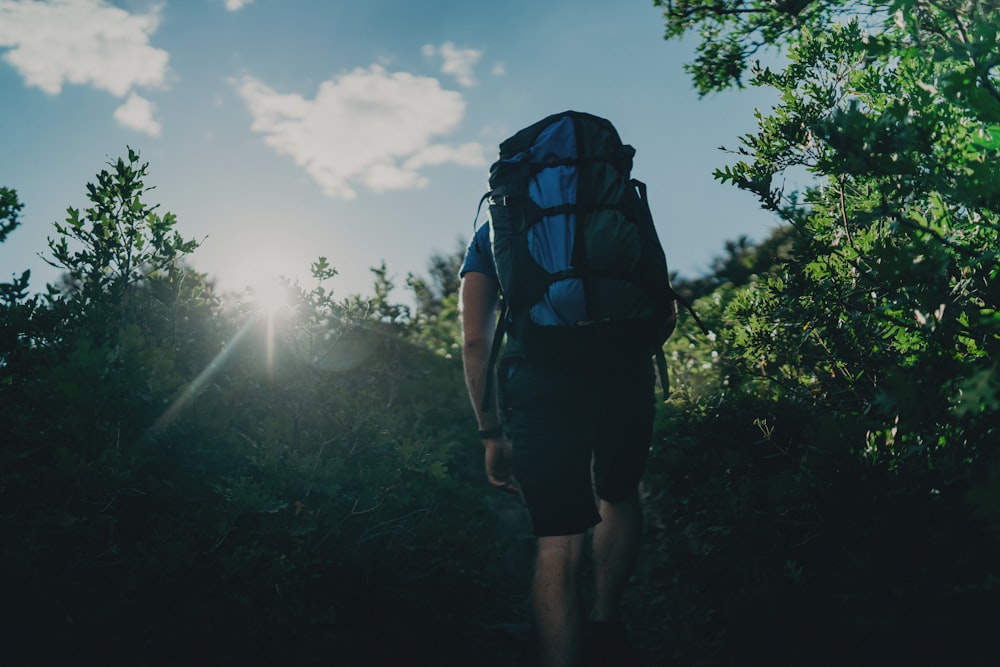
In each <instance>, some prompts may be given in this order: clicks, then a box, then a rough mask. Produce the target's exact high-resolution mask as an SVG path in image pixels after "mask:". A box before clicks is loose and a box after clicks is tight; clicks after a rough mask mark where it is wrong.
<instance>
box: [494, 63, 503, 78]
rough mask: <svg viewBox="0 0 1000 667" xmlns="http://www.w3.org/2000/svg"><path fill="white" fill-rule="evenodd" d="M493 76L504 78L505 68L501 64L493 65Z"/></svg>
mask: <svg viewBox="0 0 1000 667" xmlns="http://www.w3.org/2000/svg"><path fill="white" fill-rule="evenodd" d="M492 71H493V76H506V74H507V66H506V65H504V64H503V63H496V64H494V65H493V70H492Z"/></svg>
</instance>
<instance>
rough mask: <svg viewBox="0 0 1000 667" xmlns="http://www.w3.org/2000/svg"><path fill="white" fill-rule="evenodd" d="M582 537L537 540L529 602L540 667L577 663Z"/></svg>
mask: <svg viewBox="0 0 1000 667" xmlns="http://www.w3.org/2000/svg"><path fill="white" fill-rule="evenodd" d="M584 544H585V534H579V535H565V536H563V535H560V536H555V537H540V538H538V556H537V560H536V563H535V580H534V584H533V587H532V602H533V606H534V611H535V626H536V628H537V632H538V644H539V650H540V656H541V660H542V665H543V667H575V666H576V665H578V664H579V661H580V637H581V624H582V619H581V611H580V581H579V579H580V566H581V562H582V560H583V553H584Z"/></svg>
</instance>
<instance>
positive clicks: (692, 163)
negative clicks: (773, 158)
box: [0, 0, 777, 300]
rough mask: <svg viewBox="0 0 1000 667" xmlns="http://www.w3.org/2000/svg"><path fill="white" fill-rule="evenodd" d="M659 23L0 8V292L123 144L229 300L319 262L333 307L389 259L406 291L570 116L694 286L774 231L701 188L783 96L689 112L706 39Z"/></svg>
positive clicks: (407, 12) (34, 3) (30, 4)
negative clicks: (6, 209)
mask: <svg viewBox="0 0 1000 667" xmlns="http://www.w3.org/2000/svg"><path fill="white" fill-rule="evenodd" d="M663 32H664V23H663V19H662V16H661V14H660V11H659V10H658V9H657V8H655V7H654V6H653V4H652V0H614V1H609V0H546V1H545V2H539V1H538V0H507V1H506V2H502V3H501V2H495V1H494V2H486V1H484V0H425V1H423V2H414V1H413V0H280V1H279V0H159V1H155V2H154V1H149V0H120V1H115V2H111V1H107V0H0V186H6V187H9V188H13V189H15V190H16V191H17V193H18V197H19V199H20V201H21V202H22V203H23V204H24V209H23V210H22V212H21V221H22V225H21V227H19V228H18V229H17V230H16V231H14V232H13V233H12V234H11V235H10V236H9V237H8V239H7V241H6V242H5V243H4V244H2V245H0V281H6V280H8V279H9V277H10V276H19V275H20V274H21V272H22V271H23V270H25V269H30V270H31V271H32V281H31V287H32V289H33V290H36V291H42V290H43V289H44V284H45V283H47V282H54V281H56V280H57V279H58V271H56V270H55V269H52V268H51V267H48V266H47V265H46V264H45V262H44V261H43V259H42V257H40V255H42V256H48V246H47V242H46V239H47V238H49V237H53V236H54V235H55V228H54V226H53V223H55V222H62V221H64V220H65V219H66V209H67V207H74V208H80V209H82V208H85V207H86V206H87V205H88V202H87V199H86V184H87V183H89V182H93V181H95V175H96V174H97V172H99V171H100V170H101V169H103V168H105V167H106V166H107V164H108V163H109V162H112V161H114V160H117V158H118V157H119V156H125V155H127V151H128V147H131V148H133V149H135V150H137V151H138V152H139V153H140V155H141V157H142V160H143V161H144V162H148V163H149V177H148V179H147V183H148V184H150V185H153V186H155V189H154V190H153V191H152V192H150V193H149V194H148V195H147V197H146V201H147V203H158V204H159V205H160V209H159V213H161V214H162V213H165V212H172V213H174V214H175V215H176V216H177V227H176V229H177V230H178V231H179V232H180V233H181V234H182V235H183V236H184V237H185V238H194V239H197V240H199V241H201V247H200V248H199V249H198V250H197V251H195V253H194V254H193V255H192V256H191V257H190V258H189V261H190V263H191V265H192V266H193V267H194V268H195V269H197V270H199V271H202V272H204V273H207V274H208V275H209V276H210V277H212V278H213V279H214V280H215V281H216V282H217V285H218V287H219V288H220V289H221V290H222V291H224V292H239V291H241V290H242V289H243V288H244V287H246V286H258V285H261V283H262V281H265V280H271V279H273V277H275V276H279V275H281V276H285V277H287V278H289V279H292V280H298V281H300V282H301V283H302V284H304V285H309V284H311V279H310V277H309V265H310V264H311V263H312V262H313V261H315V260H316V259H317V258H318V257H320V256H323V257H326V258H327V259H328V260H329V262H330V264H331V265H333V266H334V267H336V268H337V270H338V271H339V273H340V275H339V276H338V277H337V278H336V279H335V281H334V282H333V284H332V285H331V286H332V287H333V289H334V291H335V293H338V294H339V295H340V296H347V295H349V294H370V293H371V289H370V287H371V284H372V275H371V272H370V268H371V267H374V266H378V265H380V264H381V263H382V262H384V263H385V265H386V267H387V269H388V272H389V275H390V276H391V277H393V278H394V280H395V282H396V284H397V285H398V286H399V292H398V293H397V295H396V296H397V297H398V298H399V299H400V300H403V297H404V294H403V293H404V292H405V289H404V288H403V286H404V285H405V280H406V276H407V274H409V273H414V274H417V275H426V273H427V266H428V261H429V259H430V257H431V256H432V255H433V254H434V253H438V252H446V253H450V252H452V251H453V250H455V249H456V248H457V247H458V246H459V244H460V243H463V242H464V241H466V240H467V239H468V238H469V237H470V236H471V234H472V231H473V228H474V225H475V222H476V217H475V216H476V206H477V204H478V202H479V199H480V197H481V196H482V194H483V193H484V192H485V190H486V187H487V176H488V173H489V165H490V164H491V163H492V162H493V161H494V160H495V159H496V157H497V146H498V144H499V143H500V142H501V141H502V140H504V139H505V138H507V137H508V136H510V135H511V134H513V133H515V132H516V131H517V130H519V129H520V128H522V127H524V126H527V125H530V124H531V123H533V122H534V121H536V120H538V119H540V118H543V117H545V116H547V115H549V114H552V113H556V112H559V111H564V110H567V109H573V110H576V111H586V112H589V113H592V114H595V115H598V116H602V117H605V118H608V119H609V120H611V121H612V122H613V123H614V124H615V126H616V127H617V128H618V131H619V133H620V134H621V136H622V139H623V140H624V141H625V142H626V143H629V144H631V145H633V146H634V147H635V148H636V151H637V154H636V159H635V167H634V170H633V175H634V176H635V177H637V178H639V179H641V180H643V181H645V182H646V183H647V184H648V187H649V198H650V203H651V207H652V210H653V215H654V218H655V219H656V223H657V229H658V231H659V234H660V238H661V241H662V242H663V244H664V247H665V250H666V254H667V259H668V262H669V264H670V268H671V270H673V271H676V272H678V273H679V274H680V275H681V276H684V277H690V278H694V277H698V276H700V275H702V274H704V273H705V272H706V271H707V270H708V269H709V267H710V265H711V261H712V259H713V258H714V257H716V256H718V255H720V254H722V252H723V248H724V243H725V241H726V240H729V239H735V238H738V237H740V236H743V235H746V236H748V237H750V238H751V239H753V240H757V241H760V240H763V239H764V238H765V237H766V236H767V235H768V233H769V232H770V230H771V229H772V228H773V227H774V226H775V225H776V224H777V223H776V220H775V219H774V218H773V217H772V216H771V215H769V214H767V213H766V212H765V211H762V210H761V209H760V208H759V206H758V204H757V202H756V200H755V198H754V197H753V196H752V195H750V194H747V193H744V192H741V191H739V190H737V189H736V188H734V187H732V186H729V185H724V184H721V183H719V182H717V181H715V180H714V179H713V177H712V172H713V170H714V169H716V168H719V167H721V166H723V165H726V164H732V163H733V162H735V157H734V156H733V155H732V154H729V153H727V152H724V151H722V150H720V147H722V146H724V147H726V148H729V149H733V148H736V147H737V146H738V145H739V137H740V136H742V135H744V134H747V133H748V132H751V131H753V130H754V128H755V121H754V109H756V108H760V109H762V110H766V108H768V107H769V105H770V102H769V100H768V99H767V97H766V93H764V92H763V91H758V90H753V89H746V90H741V91H733V92H726V93H721V94H715V95H711V96H708V97H706V98H702V99H700V98H699V97H698V96H697V94H696V93H695V91H694V89H693V87H692V85H691V83H690V79H689V77H688V75H687V74H686V73H685V72H684V70H683V64H684V63H685V62H688V61H690V60H691V58H692V54H693V49H694V45H695V43H694V41H693V38H692V39H687V40H685V41H683V42H667V41H665V40H664V39H663ZM480 220H482V218H480Z"/></svg>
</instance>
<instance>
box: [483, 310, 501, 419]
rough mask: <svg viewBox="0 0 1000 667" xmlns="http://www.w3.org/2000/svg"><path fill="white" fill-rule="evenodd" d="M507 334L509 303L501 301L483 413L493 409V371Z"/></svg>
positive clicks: (487, 374)
mask: <svg viewBox="0 0 1000 667" xmlns="http://www.w3.org/2000/svg"><path fill="white" fill-rule="evenodd" d="M506 332H507V301H506V300H503V301H501V306H500V315H499V317H497V328H496V331H495V332H494V334H493V345H492V347H490V360H489V361H488V362H487V364H486V388H485V389H484V390H483V404H482V406H481V407H482V410H483V412H489V411H490V409H491V408H492V407H493V405H492V403H493V387H494V385H495V384H496V380H495V379H494V377H493V370H494V369H495V368H496V365H497V359H498V358H499V357H500V346H501V345H503V337H504V334H505V333H506Z"/></svg>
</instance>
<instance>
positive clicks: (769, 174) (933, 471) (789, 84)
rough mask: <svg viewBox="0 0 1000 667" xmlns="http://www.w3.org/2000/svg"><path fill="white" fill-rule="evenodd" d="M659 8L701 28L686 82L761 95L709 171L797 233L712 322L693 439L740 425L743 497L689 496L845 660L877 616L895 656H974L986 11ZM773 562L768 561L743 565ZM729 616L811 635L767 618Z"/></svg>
mask: <svg viewBox="0 0 1000 667" xmlns="http://www.w3.org/2000/svg"><path fill="white" fill-rule="evenodd" d="M656 4H657V5H658V6H660V7H662V8H663V9H664V16H665V19H666V22H667V36H668V37H679V36H681V35H683V34H685V33H688V32H690V31H695V32H697V33H698V34H699V36H700V42H699V45H698V47H697V53H696V57H695V60H694V62H693V63H692V64H690V65H689V66H688V68H689V71H690V72H691V74H692V76H693V79H694V82H695V85H696V88H697V89H698V90H699V92H701V93H702V94H705V93H708V92H711V91H714V90H721V89H723V88H726V87H731V86H741V85H744V84H747V83H749V85H753V86H765V87H770V88H772V89H774V90H775V91H776V92H777V94H778V102H777V103H776V105H775V106H774V107H773V108H772V109H771V110H769V111H768V112H766V113H764V112H758V113H757V121H758V128H757V131H756V132H755V133H752V134H748V135H747V136H745V137H742V138H741V140H740V145H739V147H738V148H736V149H735V150H734V151H733V152H734V153H735V155H736V156H737V160H738V161H737V162H736V163H735V164H732V165H729V166H726V167H723V168H721V169H719V170H718V171H717V173H716V177H717V178H718V179H720V180H721V181H723V182H728V183H732V184H734V185H736V186H737V187H739V188H741V189H743V190H746V191H747V192H749V193H752V194H753V195H754V196H755V197H756V198H757V199H758V200H759V201H760V203H761V204H762V205H763V206H764V207H765V208H767V209H769V210H771V211H773V212H774V213H775V215H776V216H777V217H778V218H779V219H780V220H781V221H782V222H784V223H786V224H788V225H789V226H791V228H793V229H794V230H795V233H794V234H793V236H792V244H791V247H790V248H788V249H787V252H783V253H782V257H783V261H781V262H780V263H779V265H778V266H777V267H776V269H774V270H772V271H770V272H769V273H768V274H767V275H762V276H759V279H758V280H756V281H754V282H750V283H748V284H747V286H746V287H744V288H738V289H736V290H730V291H728V292H725V293H724V294H723V295H722V296H721V299H720V307H721V308H722V310H721V313H719V315H718V317H717V318H715V323H716V325H717V326H718V328H719V330H718V338H719V344H718V349H719V352H720V354H721V355H722V356H724V357H726V358H727V359H726V361H725V362H724V368H723V370H724V372H720V373H719V374H718V375H717V377H719V379H720V385H719V390H718V392H717V394H716V396H715V397H714V398H715V399H716V401H717V402H714V403H713V402H712V401H710V400H709V399H708V398H703V399H702V405H703V406H704V407H705V409H704V412H702V413H699V414H703V415H704V416H705V421H704V422H699V423H697V424H696V426H695V427H694V428H695V431H694V433H695V434H698V433H701V432H702V431H703V429H707V428H709V427H710V426H711V425H712V424H715V425H716V427H718V425H719V424H725V425H726V430H727V434H731V433H739V432H741V431H740V429H748V430H749V432H746V431H744V435H743V436H742V437H743V438H745V440H743V441H740V440H737V441H736V442H734V443H713V447H714V449H711V452H712V454H711V457H712V460H713V461H715V462H718V461H720V460H723V461H725V466H726V470H727V475H728V474H729V472H730V471H732V470H741V469H742V470H743V474H742V475H741V476H740V477H741V478H742V479H743V480H746V481H745V482H743V484H744V486H738V487H737V488H740V489H742V490H743V493H742V494H741V495H739V496H738V498H739V499H740V500H739V502H737V501H734V500H729V499H727V498H725V497H724V496H723V495H722V489H721V488H720V489H718V493H719V495H717V496H714V497H711V498H709V497H708V496H707V495H703V496H702V497H701V498H698V499H697V500H698V501H700V502H697V503H696V501H695V500H693V499H690V498H688V499H686V500H685V501H684V502H689V501H690V503H692V504H697V505H698V506H699V507H702V508H705V507H709V506H711V507H713V509H712V510H711V513H712V516H713V518H714V520H715V521H717V522H718V523H717V525H715V526H713V529H715V530H716V531H717V532H722V533H723V534H727V535H729V539H730V540H733V539H740V538H738V537H737V536H739V535H741V533H740V526H741V525H756V526H757V530H758V532H759V533H761V534H767V535H768V538H767V544H766V545H765V544H760V545H757V544H753V543H752V542H749V541H747V542H745V543H743V544H744V546H745V548H744V549H743V551H742V552H741V559H742V561H746V560H748V559H749V560H750V561H751V562H753V563H755V566H754V567H755V569H754V570H753V573H752V574H750V573H749V572H748V571H746V570H742V569H739V570H737V571H743V572H748V575H747V576H749V577H751V579H750V581H752V582H753V587H757V586H759V587H760V589H761V590H768V591H770V592H771V595H779V593H778V591H783V592H782V593H780V595H785V596H787V597H785V598H783V599H784V600H785V602H786V603H787V604H788V605H792V606H796V608H798V609H800V610H801V609H802V607H803V605H804V606H806V607H807V608H809V609H815V610H816V611H817V612H818V613H822V614H824V615H823V616H821V618H823V623H827V624H829V632H832V633H838V632H839V633H843V634H846V635H850V636H852V637H853V638H854V640H853V644H852V646H853V647H855V648H861V647H867V648H868V649H871V648H872V647H876V646H877V647H879V648H886V645H885V644H883V643H882V642H881V640H879V639H878V638H877V637H876V636H875V635H873V634H871V633H870V631H869V630H867V629H866V628H867V627H870V626H871V625H872V624H883V629H885V628H889V627H892V628H896V629H897V630H898V632H900V633H905V634H900V635H898V636H900V637H903V636H905V637H906V642H905V643H906V647H905V649H906V651H907V652H908V653H907V654H909V655H914V656H918V655H921V650H929V647H930V646H931V644H929V642H933V641H935V640H937V639H940V640H941V641H942V643H947V644H948V645H949V647H950V649H949V651H951V652H950V653H949V652H947V651H946V652H945V653H943V654H941V655H943V656H946V657H947V658H949V659H954V660H956V661H959V662H961V661H962V660H963V658H961V657H959V656H962V655H963V654H964V655H966V656H973V658H972V659H971V660H970V661H969V663H968V664H979V662H977V661H978V660H982V659H983V656H984V655H986V653H985V650H984V648H985V647H986V646H987V644H988V642H987V639H986V635H987V634H988V633H987V631H985V630H984V629H983V628H984V621H983V620H982V619H983V617H982V616H981V615H980V614H979V613H978V611H979V608H980V607H979V605H981V604H995V603H996V599H995V598H996V595H995V593H992V592H991V591H992V590H993V589H992V584H991V581H992V580H991V574H990V573H991V571H992V569H991V568H992V567H993V566H992V565H991V561H992V560H994V559H995V558H996V556H997V548H996V544H997V543H998V541H997V535H998V532H1000V504H998V503H996V502H995V500H993V499H995V498H997V497H1000V495H998V494H1000V484H998V481H1000V470H998V467H997V462H998V455H997V452H996V449H995V446H994V445H993V443H995V442H996V440H997V436H998V429H1000V413H998V408H1000V393H998V392H1000V382H998V381H997V379H996V378H997V375H996V370H997V365H996V363H997V362H996V361H995V360H996V355H997V352H998V343H1000V316H998V315H997V312H998V306H1000V292H998V282H997V278H998V277H1000V276H998V273H1000V261H998V260H1000V256H998V249H997V248H998V240H1000V239H998V236H1000V196H998V195H1000V159H998V158H1000V95H998V92H997V78H998V67H1000V55H998V49H997V30H998V26H1000V9H998V6H997V5H996V3H994V2H977V1H973V0H968V1H967V0H941V1H933V2H931V1H927V0H898V1H895V2H868V3H860V2H852V3H849V2H791V3H789V2H777V3H774V2H765V1H760V0H754V1H751V2H735V1H733V2H730V1H728V0H723V1H722V2H716V1H714V0H712V1H708V0H705V1H702V0H692V1H686V0H682V1H680V2H672V1H661V2H656ZM755 59H759V60H755ZM710 314H711V313H710ZM713 317H715V316H714V315H713ZM679 342H681V341H678V343H679ZM686 354H687V357H682V358H681V359H682V360H683V359H685V358H690V359H702V358H704V353H703V352H702V351H700V350H699V349H695V350H694V351H692V352H689V353H686ZM699 355H700V356H699ZM706 363H707V362H706ZM720 363H721V362H720ZM713 367H716V366H713ZM703 395H704V394H703ZM675 418H676V419H678V420H683V419H690V418H691V417H690V416H687V415H681V416H676V417H675ZM750 424H754V425H755V426H754V428H749V425H750ZM688 428H692V427H691V426H689V427H688ZM755 430H756V431H757V433H756V437H754V431H755ZM692 437H697V436H692ZM701 438H702V440H703V441H709V442H711V438H710V437H709V436H707V435H703V436H701ZM700 444H706V443H700ZM689 455H690V456H692V457H695V456H696V455H695V454H693V453H689ZM697 456H699V457H700V456H701V454H698V455H697ZM699 460H700V459H699ZM715 465H717V463H715ZM688 469H690V467H689V468H688ZM671 483H674V484H676V483H678V482H676V481H673V482H671ZM732 483H733V484H738V483H739V482H737V481H733V482H732ZM709 488H710V487H708V486H706V487H705V489H704V490H702V489H695V490H691V491H690V493H692V494H698V493H702V494H708V493H709ZM772 517H773V518H772ZM724 531H730V532H728V533H726V532H724ZM698 537H699V539H704V540H711V543H712V544H714V545H717V547H718V548H719V549H720V550H722V549H724V548H725V546H726V545H724V544H723V543H722V542H721V541H719V540H717V539H715V538H714V537H713V536H712V533H710V532H708V531H707V530H706V531H705V532H703V533H700V534H699V535H698ZM746 539H747V540H749V537H747V538H746ZM904 545H905V546H904ZM754 550H757V551H756V553H758V554H759V556H758V557H757V558H758V559H757V560H755V559H754V558H753V557H751V556H750V554H751V553H754ZM844 550H846V551H848V552H849V554H850V555H849V558H847V559H844V560H839V559H838V557H837V554H838V553H843V552H844ZM742 561H741V562H742ZM889 562H891V563H892V564H893V565H892V566H886V565H885V564H886V563H889ZM773 564H783V565H784V567H785V571H783V572H779V571H777V569H776V570H775V571H774V573H773V575H766V574H761V573H764V572H767V568H768V567H769V566H770V565H773ZM728 566H732V567H733V568H737V567H738V566H737V564H736V563H735V562H733V563H725V564H723V565H721V566H720V568H719V569H720V571H725V569H726V567H728ZM832 582H838V583H836V584H833V583H832ZM904 582H905V583H904ZM744 583H745V582H744ZM855 587H856V588H855ZM750 588H752V587H749V586H748V588H747V589H745V591H749V590H750ZM747 594H748V595H749V594H750V593H749V592H747ZM757 594H759V593H754V595H757ZM855 596H856V597H855ZM861 599H867V600H868V604H867V605H861V604H859V603H856V601H857V600H861ZM726 604H727V605H728V606H727V608H728V609H730V610H733V609H736V608H738V607H739V604H738V603H736V602H735V601H734V600H733V599H729V600H728V601H727V603H726ZM747 604H748V605H749V606H751V607H753V602H747ZM812 605H815V607H814V606H812ZM823 609H827V610H829V609H832V610H835V611H833V612H832V613H833V616H828V615H825V614H826V612H820V610H823ZM945 609H947V610H949V611H948V612H947V613H945V612H944V611H943V610H945ZM817 618H820V616H818V617H817ZM849 618H850V619H856V620H852V621H841V620H840V619H849ZM903 619H908V620H906V621H904V620H903ZM959 619H960V620H959ZM747 622H748V623H749V627H752V628H755V629H758V630H760V629H762V628H763V627H764V626H762V625H760V623H766V624H767V625H775V626H778V627H782V628H783V629H784V630H786V631H788V630H789V628H794V629H795V630H796V631H799V630H801V631H802V632H803V634H802V636H803V637H807V636H808V637H810V639H809V640H808V641H823V638H824V637H825V636H826V635H825V634H821V635H820V636H817V635H816V634H812V633H815V632H817V631H816V630H814V629H813V628H800V627H799V626H798V625H796V621H795V619H794V618H793V617H790V616H784V615H782V614H781V613H780V612H778V613H776V615H774V616H772V617H770V618H769V619H767V620H766V621H761V620H759V619H758V620H754V619H751V620H749V621H747ZM887 632H888V630H887ZM750 634H753V633H750ZM760 636H761V637H764V636H767V637H770V638H771V639H775V637H774V636H773V635H770V634H761V635H760ZM960 637H961V639H959V638H960ZM903 650H904V649H903V647H900V648H898V649H897V651H898V653H897V655H896V657H897V658H900V659H902V655H903ZM928 655H930V654H929V653H928V654H924V655H922V657H923V658H925V659H926V658H927V656H928ZM797 658H798V659H801V658H802V656H801V655H799V656H797ZM776 661H777V659H776Z"/></svg>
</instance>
